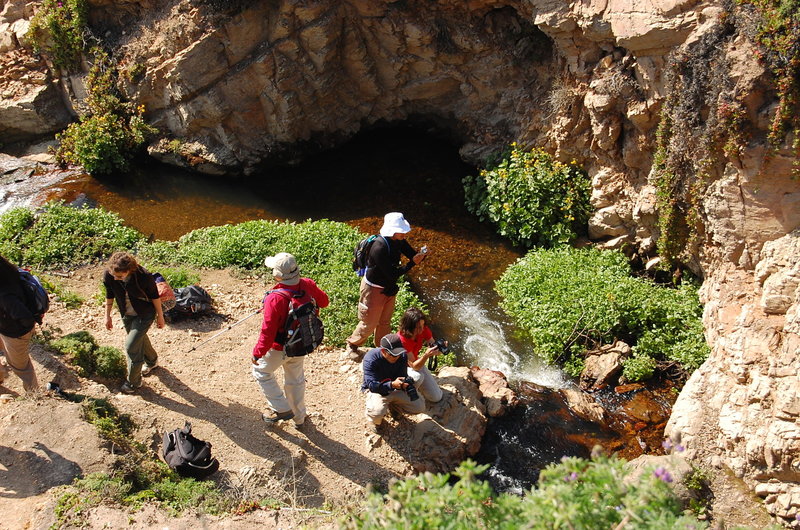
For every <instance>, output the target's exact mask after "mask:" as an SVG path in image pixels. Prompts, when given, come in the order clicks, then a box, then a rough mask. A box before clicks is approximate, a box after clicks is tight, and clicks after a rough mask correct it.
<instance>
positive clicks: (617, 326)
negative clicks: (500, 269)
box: [495, 247, 708, 380]
mask: <svg viewBox="0 0 800 530" xmlns="http://www.w3.org/2000/svg"><path fill="white" fill-rule="evenodd" d="M495 287H496V289H497V291H498V293H499V294H500V296H501V297H502V302H501V306H502V307H503V309H504V310H505V311H506V312H507V313H508V314H509V315H510V316H511V317H512V318H513V319H514V321H515V322H516V324H517V325H518V327H519V328H520V330H521V332H522V333H523V334H524V335H525V336H526V337H527V338H529V339H530V340H531V341H532V342H533V345H534V349H535V352H536V353H537V354H538V355H540V356H541V357H542V358H544V359H545V360H546V361H548V362H559V363H562V364H563V365H564V367H565V369H567V370H568V371H569V373H571V374H572V375H578V374H579V373H580V371H581V370H582V368H583V353H584V352H585V350H586V349H587V348H593V347H596V346H598V345H600V344H606V343H610V342H612V341H613V340H614V339H615V338H616V339H621V340H624V341H626V342H627V343H629V344H631V345H632V346H633V350H634V353H635V359H636V360H629V361H628V363H629V365H626V370H627V373H626V376H633V377H632V380H637V379H638V377H645V376H647V373H648V366H652V365H653V362H651V361H645V360H644V358H652V359H654V360H655V361H658V360H663V359H669V360H672V361H677V362H678V363H680V364H681V365H682V366H683V368H684V369H685V370H687V371H689V372H691V371H693V370H694V369H696V368H697V367H698V366H700V364H701V363H702V362H703V361H704V360H705V358H706V357H707V355H708V346H707V345H706V343H705V339H704V337H703V328H702V322H701V320H700V317H701V315H702V308H701V306H700V304H699V301H698V299H697V292H696V288H695V287H694V286H693V285H691V283H690V282H686V283H685V284H684V285H682V286H681V287H680V288H678V289H670V288H666V287H661V286H658V285H656V284H654V283H653V282H651V281H648V280H644V279H639V278H634V277H632V276H631V275H630V269H629V266H628V263H627V260H626V258H625V256H623V255H622V254H620V253H619V252H613V251H600V250H597V249H574V248H567V247H563V248H558V249H552V250H534V251H531V252H529V253H528V254H527V255H526V256H524V257H523V258H521V259H519V260H518V261H517V262H516V263H515V264H513V265H511V266H510V267H509V268H508V269H507V270H506V272H505V273H504V274H503V275H502V277H501V278H500V279H499V280H498V281H497V283H496V286H495Z"/></svg>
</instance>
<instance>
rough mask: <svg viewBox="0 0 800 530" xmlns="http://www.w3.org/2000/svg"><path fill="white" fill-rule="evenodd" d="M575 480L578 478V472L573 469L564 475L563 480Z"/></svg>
mask: <svg viewBox="0 0 800 530" xmlns="http://www.w3.org/2000/svg"><path fill="white" fill-rule="evenodd" d="M576 480H578V474H577V473H575V472H574V471H573V472H572V473H570V474H569V475H567V476H566V477H564V482H575V481H576Z"/></svg>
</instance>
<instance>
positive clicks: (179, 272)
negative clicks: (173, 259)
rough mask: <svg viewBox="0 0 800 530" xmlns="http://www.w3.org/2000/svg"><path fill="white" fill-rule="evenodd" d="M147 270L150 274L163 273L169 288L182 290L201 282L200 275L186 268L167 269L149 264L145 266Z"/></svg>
mask: <svg viewBox="0 0 800 530" xmlns="http://www.w3.org/2000/svg"><path fill="white" fill-rule="evenodd" d="M145 268H146V269H147V270H149V271H150V272H158V273H161V275H162V276H163V277H164V279H165V280H167V283H168V284H169V286H170V287H172V288H173V289H180V288H182V287H186V286H188V285H194V284H197V283H199V282H200V275H199V274H197V272H195V271H191V270H189V269H187V268H186V267H166V266H162V265H157V264H151V263H147V264H145Z"/></svg>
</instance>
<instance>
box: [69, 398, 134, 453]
mask: <svg viewBox="0 0 800 530" xmlns="http://www.w3.org/2000/svg"><path fill="white" fill-rule="evenodd" d="M81 411H82V413H83V418H84V419H85V420H86V421H87V422H89V423H91V424H92V425H94V426H95V428H97V432H98V434H99V435H100V437H101V438H103V439H105V440H107V441H109V442H111V443H113V444H115V445H117V446H118V447H120V448H121V449H122V450H124V451H131V450H133V449H138V446H137V445H136V444H135V443H134V441H133V439H132V438H131V434H132V433H133V430H134V428H135V427H136V426H135V424H134V423H133V420H132V419H131V417H130V416H129V415H128V414H120V412H119V410H117V407H115V406H114V405H113V404H112V403H111V402H110V401H108V400H107V399H96V398H85V399H83V401H82V402H81Z"/></svg>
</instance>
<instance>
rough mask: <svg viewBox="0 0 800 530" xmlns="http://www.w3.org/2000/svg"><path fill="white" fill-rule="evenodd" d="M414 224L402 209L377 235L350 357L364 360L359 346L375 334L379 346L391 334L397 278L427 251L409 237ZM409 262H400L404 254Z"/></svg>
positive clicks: (363, 282) (390, 215) (349, 342)
mask: <svg viewBox="0 0 800 530" xmlns="http://www.w3.org/2000/svg"><path fill="white" fill-rule="evenodd" d="M410 231H411V225H410V224H409V222H408V221H406V218H405V217H403V214H402V213H400V212H389V213H387V214H386V215H384V216H383V226H382V227H381V231H380V237H377V238H375V241H374V242H373V243H372V246H371V247H370V249H369V254H368V256H367V272H366V274H364V276H363V278H362V279H361V289H360V293H359V299H358V325H357V326H356V329H355V330H353V333H352V334H351V335H350V337H349V338H348V339H347V345H348V347H349V349H350V358H351V359H352V360H354V361H357V362H360V361H361V358H362V357H363V354H362V352H361V350H359V346H361V345H362V344H364V343H365V342H366V341H367V339H368V338H369V336H370V335H374V341H375V346H376V347H377V346H378V345H379V341H380V339H381V337H383V336H384V335H387V334H388V333H389V331H390V330H391V326H392V313H394V305H395V298H396V296H397V291H398V290H399V288H398V286H397V280H398V279H399V278H400V277H401V276H402V275H403V274H405V273H406V272H408V271H409V270H411V268H412V267H414V266H415V265H418V264H419V263H421V262H422V260H423V259H425V256H426V255H427V254H426V252H417V251H416V250H414V249H413V248H412V247H411V245H410V244H409V243H408V241H406V235H407V234H408V233H409V232H410ZM401 255H405V256H406V257H407V258H408V262H407V263H406V264H405V265H401V264H400V256H401Z"/></svg>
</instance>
